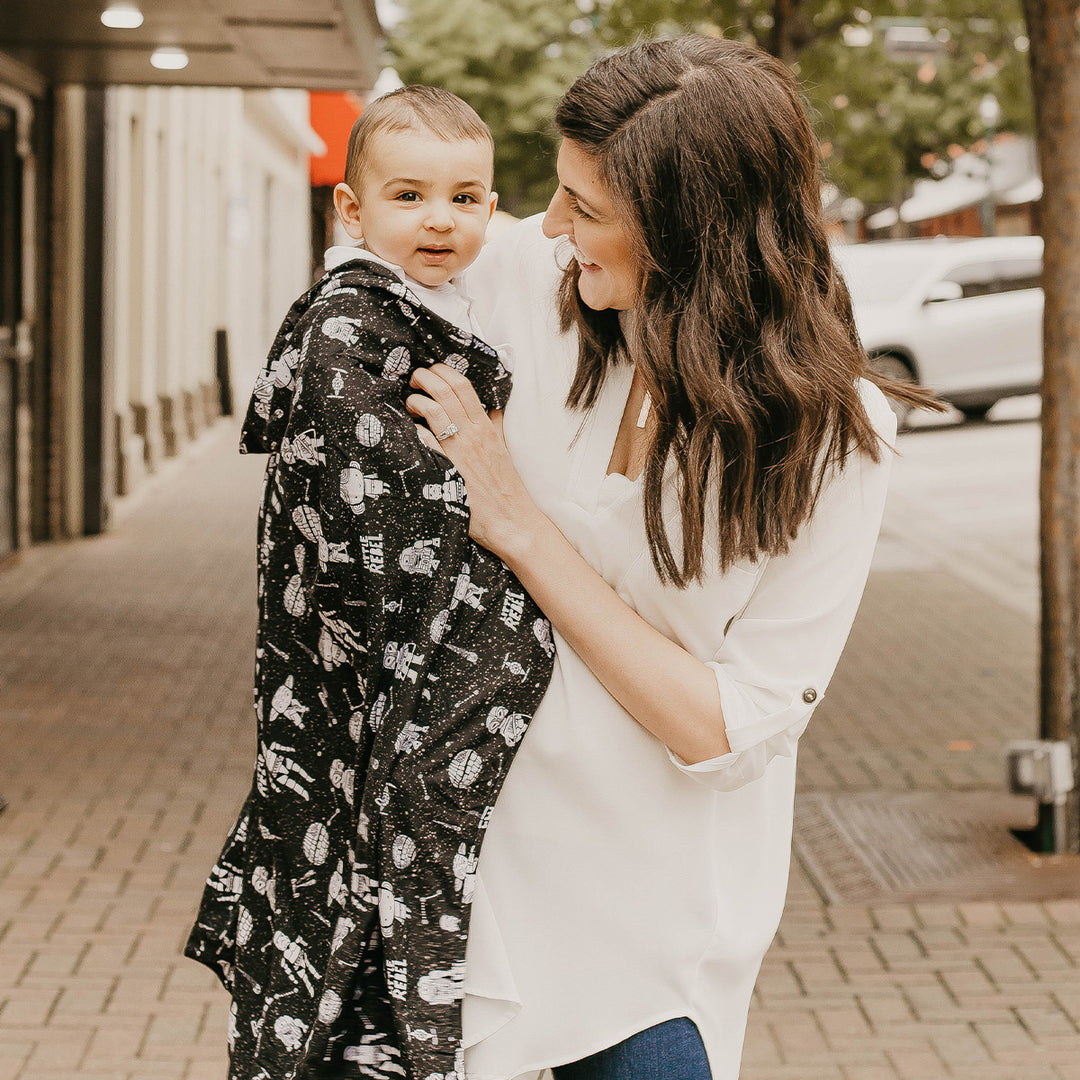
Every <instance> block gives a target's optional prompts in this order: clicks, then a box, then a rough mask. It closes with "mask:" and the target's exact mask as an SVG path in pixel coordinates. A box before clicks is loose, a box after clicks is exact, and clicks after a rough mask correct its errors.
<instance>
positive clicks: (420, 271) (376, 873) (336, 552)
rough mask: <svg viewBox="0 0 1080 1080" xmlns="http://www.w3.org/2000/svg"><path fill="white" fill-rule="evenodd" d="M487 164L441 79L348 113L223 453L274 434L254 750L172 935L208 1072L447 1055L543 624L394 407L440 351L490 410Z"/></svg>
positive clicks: (452, 1057) (494, 393) (458, 1059)
mask: <svg viewBox="0 0 1080 1080" xmlns="http://www.w3.org/2000/svg"><path fill="white" fill-rule="evenodd" d="M492 162H493V147H492V141H491V135H490V132H489V131H488V129H487V127H486V125H485V124H484V123H483V121H481V120H480V118H479V117H478V116H477V115H476V113H475V112H473V110H472V109H471V108H470V107H469V106H468V105H466V104H465V102H463V101H462V100H461V99H459V98H457V97H455V96H454V95H452V94H448V93H446V92H445V91H441V90H437V89H434V88H432V87H425V86H411V87H405V88H403V89H401V90H398V91H395V92H394V93H392V94H388V95H386V96H385V97H382V98H380V99H378V100H376V101H375V102H373V103H372V104H371V105H369V106H368V107H367V108H366V109H365V111H364V113H363V115H362V116H361V117H360V119H359V120H358V121H357V123H356V125H355V126H354V128H353V131H352V134H351V137H350V140H349V149H348V159H347V163H346V172H345V183H342V184H339V185H338V186H337V188H336V189H335V192H334V202H335V206H336V209H337V212H338V215H339V217H340V220H341V223H342V225H343V227H344V229H345V231H346V232H347V233H348V235H349V236H350V237H352V238H353V239H354V240H356V241H357V246H355V247H352V246H349V247H333V248H331V249H330V250H329V251H328V252H327V258H326V269H327V273H326V275H325V277H323V278H322V279H321V280H320V281H319V282H318V283H317V284H316V285H315V286H313V287H312V289H310V290H309V291H308V292H307V293H305V294H304V296H302V297H301V298H300V299H299V300H298V301H297V302H296V303H295V304H294V305H293V306H292V308H291V309H290V311H289V312H288V314H287V315H286V317H285V321H284V323H283V324H282V327H281V330H280V331H279V333H278V337H277V340H276V341H275V343H274V346H273V348H272V349H271V351H270V354H269V357H268V359H267V363H266V366H265V368H264V369H263V371H262V373H261V374H260V376H259V378H258V381H257V383H256V386H255V391H254V394H253V396H252V400H251V405H250V407H249V410H248V414H247V418H246V421H245V425H244V431H243V435H242V439H241V449H242V451H244V452H248V453H266V454H268V455H269V459H268V462H267V470H266V480H265V484H264V489H263V501H262V506H261V510H260V515H259V543H258V571H259V573H258V596H259V626H258V640H257V648H256V673H255V709H256V716H257V720H258V755H257V760H256V766H255V776H254V783H253V785H252V788H251V792H250V794H249V795H248V798H247V802H246V803H245V805H244V807H243V810H242V811H241V814H240V817H239V820H238V821H237V823H236V825H235V826H234V828H233V830H232V832H231V833H230V834H229V837H228V839H227V840H226V843H225V847H224V850H223V851H222V854H221V856H220V858H219V860H218V862H217V865H216V866H215V867H214V869H213V870H212V871H211V874H210V878H209V880H208V882H207V888H206V891H205V893H204V896H203V902H202V906H201V908H200V910H199V915H198V921H197V923H196V925H195V927H194V929H193V930H192V933H191V937H190V939H189V941H188V946H187V950H186V951H187V955H189V956H191V957H192V958H193V959H196V960H199V961H201V962H202V963H205V964H208V965H210V966H211V967H213V968H214V970H215V971H216V972H217V973H218V974H219V976H220V977H221V979H222V981H223V982H224V984H225V986H226V987H227V989H228V990H229V991H230V993H231V995H232V999H233V1005H232V1024H231V1026H230V1080H257V1078H260V1080H261V1078H265V1077H319V1076H326V1077H329V1076H333V1077H352V1076H355V1077H360V1076H365V1077H372V1076H384V1075H385V1076H388V1077H391V1076H402V1075H407V1076H417V1077H424V1078H430V1077H439V1078H442V1080H463V1077H464V1071H463V1066H462V1061H463V1051H462V1048H461V1014H460V1010H461V998H462V984H463V979H464V969H465V944H466V940H467V931H468V921H469V911H470V908H469V905H470V902H471V899H472V893H473V888H474V883H475V870H476V865H477V859H478V857H479V850H480V843H481V840H482V837H483V834H484V829H485V828H486V826H487V824H488V821H489V819H490V815H491V812H492V808H493V806H494V803H495V799H496V796H497V795H498V792H499V790H500V788H501V786H502V782H503V779H504V777H505V775H506V772H507V769H508V768H509V765H510V762H511V760H512V758H513V755H514V752H515V749H516V747H517V746H518V744H519V743H520V741H521V738H522V736H523V734H524V732H525V729H526V727H527V725H528V722H529V720H530V719H531V717H532V715H533V712H534V711H535V709H536V706H537V705H538V704H539V701H540V698H541V696H542V695H543V693H544V690H545V688H546V686H547V682H548V678H549V676H550V674H551V668H552V664H553V654H554V646H553V643H552V638H551V628H550V626H549V625H548V623H547V621H546V620H545V619H544V618H543V616H542V615H541V613H540V611H539V610H538V609H537V608H536V606H535V604H534V603H533V602H532V600H531V599H530V598H529V597H528V596H527V595H526V594H525V591H524V589H522V588H521V586H520V585H519V584H518V582H517V580H516V578H514V576H513V575H512V574H511V573H510V571H509V570H507V569H506V567H505V566H504V565H503V563H502V562H501V561H500V560H499V559H498V558H495V557H494V556H492V555H491V554H489V553H488V552H487V551H485V550H484V549H483V548H480V547H479V546H477V545H476V544H474V543H473V542H472V541H471V540H470V539H469V536H468V526H469V511H468V501H467V497H466V493H465V488H464V484H463V483H462V481H461V478H460V476H459V475H458V473H457V471H456V470H455V469H454V468H453V466H452V465H451V464H450V462H449V460H448V459H447V458H445V457H443V456H442V455H441V454H438V453H435V452H434V451H432V450H429V449H428V448H427V447H426V446H424V445H423V444H422V443H421V441H420V439H419V437H418V435H417V429H416V426H415V424H414V421H413V418H412V417H411V416H410V415H409V414H408V412H407V411H406V409H405V405H404V402H405V398H406V397H407V396H408V395H409V393H410V392H412V391H411V388H410V386H409V379H410V376H411V374H412V372H413V371H414V370H415V368H416V367H417V366H418V365H421V364H428V365H430V364H434V363H445V364H449V365H451V366H453V367H455V368H456V369H457V370H458V371H461V372H463V373H466V374H467V375H468V377H469V379H470V380H471V382H472V384H473V386H474V387H475V388H476V391H477V393H478V394H479V396H480V398H481V400H482V401H483V402H484V403H485V405H486V406H487V407H488V408H503V407H504V406H505V404H506V400H507V395H508V394H509V391H510V378H509V375H508V373H507V371H506V370H505V369H504V368H503V366H502V364H501V363H500V362H499V358H498V356H497V354H496V353H495V352H494V351H493V350H492V349H491V348H490V347H489V346H488V345H486V344H485V343H484V342H483V341H482V340H480V339H479V338H478V337H477V336H476V335H475V333H474V332H473V327H472V324H471V320H470V314H469V303H468V299H467V297H466V296H465V295H464V293H463V292H462V291H461V290H460V288H459V286H458V283H457V282H458V275H459V274H460V273H461V272H462V271H463V270H464V269H465V268H466V267H467V266H468V265H469V264H470V263H471V262H472V260H473V259H474V258H475V256H476V255H477V253H478V252H479V250H480V247H481V245H482V244H483V239H484V230H485V228H486V226H487V223H488V221H489V219H490V217H491V214H492V212H493V210H494V208H495V201H496V196H495V194H494V192H493V191H492V190H491V187H492V168H493V164H492ZM439 437H440V438H451V437H453V431H451V430H449V429H447V431H446V432H440V433H439Z"/></svg>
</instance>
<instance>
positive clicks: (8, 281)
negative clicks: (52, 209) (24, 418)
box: [0, 104, 23, 558]
mask: <svg viewBox="0 0 1080 1080" xmlns="http://www.w3.org/2000/svg"><path fill="white" fill-rule="evenodd" d="M22 229H23V222H22V159H21V157H20V156H19V152H18V138H17V120H16V114H15V110H14V109H12V108H10V107H8V106H7V105H2V104H0V558H3V557H4V556H5V555H7V554H8V553H9V552H11V551H12V550H13V549H14V547H15V537H16V487H15V402H16V400H17V392H16V389H17V388H16V379H17V377H18V360H17V356H16V352H15V340H16V339H15V335H16V332H17V327H18V325H19V321H20V319H21V318H22V285H23V283H22Z"/></svg>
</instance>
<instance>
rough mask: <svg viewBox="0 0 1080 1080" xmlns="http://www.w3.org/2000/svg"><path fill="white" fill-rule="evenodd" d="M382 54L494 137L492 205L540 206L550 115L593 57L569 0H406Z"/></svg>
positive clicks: (588, 33) (548, 182) (588, 35)
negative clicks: (477, 119)
mask: <svg viewBox="0 0 1080 1080" xmlns="http://www.w3.org/2000/svg"><path fill="white" fill-rule="evenodd" d="M402 6H403V8H404V10H405V16H404V18H403V19H402V20H401V21H400V22H399V23H398V24H397V25H396V26H395V27H394V28H393V30H392V33H391V37H390V42H389V49H390V55H391V59H392V62H393V64H394V66H395V68H396V69H397V72H398V75H399V76H400V77H401V79H402V80H404V81H405V82H406V83H414V82H415V83H429V84H431V85H435V86H441V87H443V88H444V89H446V90H450V91H452V92H453V93H455V94H458V95H460V96H461V97H463V98H464V99H465V100H466V101H468V102H469V104H470V105H472V106H473V108H475V109H476V111H477V112H478V113H479V114H480V115H481V116H482V117H483V118H484V120H485V121H487V123H488V126H489V127H490V128H491V131H492V134H493V135H494V137H495V186H496V189H497V190H498V192H499V204H500V206H501V207H502V208H503V209H505V210H509V211H510V212H511V213H514V214H517V215H519V216H523V215H525V214H530V213H533V212H535V211H537V210H542V209H543V208H544V206H545V205H546V204H547V201H548V199H549V198H550V196H551V191H552V187H553V184H554V177H555V169H554V161H555V151H556V144H557V139H556V137H555V135H554V130H553V128H552V123H551V117H552V113H553V112H554V109H555V103H556V102H557V101H558V100H559V97H560V96H561V95H562V93H563V91H564V90H565V89H566V87H567V86H569V84H570V83H571V82H572V81H573V80H574V79H575V78H576V77H577V76H578V75H579V74H581V72H582V71H584V70H585V68H586V67H587V66H588V64H589V61H590V60H591V59H592V55H593V41H594V37H593V34H592V24H591V22H590V20H588V19H586V18H584V17H583V15H582V11H581V8H580V7H579V6H578V4H577V2H576V0H453V2H452V3H449V2H447V0H406V2H405V3H404V4H403V5H402Z"/></svg>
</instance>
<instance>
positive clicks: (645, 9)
mask: <svg viewBox="0 0 1080 1080" xmlns="http://www.w3.org/2000/svg"><path fill="white" fill-rule="evenodd" d="M598 5H599V6H598V8H597V23H598V34H599V35H600V37H601V39H602V41H603V42H604V43H605V44H607V45H619V44H623V43H625V42H628V41H632V40H634V39H635V38H637V37H639V36H641V35H642V34H645V35H648V36H653V35H670V34H675V33H679V32H681V31H683V30H687V29H689V30H696V31H699V32H702V33H712V34H725V35H727V36H729V37H738V38H741V39H743V40H746V41H752V42H754V43H756V44H757V45H759V46H761V47H762V48H764V49H767V50H768V51H769V52H771V53H772V54H773V55H774V56H778V57H780V58H781V59H783V60H785V61H786V62H788V63H790V64H791V65H792V66H793V67H794V68H795V70H796V72H797V73H798V74H799V76H800V78H801V79H802V82H803V85H804V87H805V90H806V95H807V99H808V102H809V104H810V107H811V112H812V114H813V116H814V120H815V126H816V128H817V132H818V135H819V138H820V139H821V141H822V148H823V155H824V157H825V166H826V170H827V173H828V175H829V176H830V178H831V179H832V180H833V181H834V182H835V183H836V184H837V185H838V186H839V187H840V188H841V190H843V191H845V192H847V193H849V194H852V195H855V196H857V197H858V198H860V199H862V200H863V201H864V202H866V203H869V204H875V203H894V204H895V203H898V202H899V201H900V200H901V199H902V198H903V197H904V196H905V195H906V194H907V192H908V191H909V190H910V187H911V185H912V183H913V181H914V180H915V179H918V178H919V177H925V176H928V175H930V171H929V170H930V169H932V168H933V167H934V166H935V164H936V163H938V162H942V163H946V162H947V161H948V160H949V156H948V155H949V148H950V146H953V145H956V144H958V145H961V146H969V145H970V144H971V143H973V142H975V141H976V140H977V139H979V138H980V137H981V136H982V135H983V134H984V132H983V128H982V123H981V121H980V120H979V118H978V102H979V100H980V99H981V98H982V97H983V96H984V95H985V94H987V93H993V94H994V95H995V97H996V98H997V99H998V101H999V103H1000V106H1001V121H1000V125H999V126H1000V127H1002V128H1007V129H1009V130H1012V131H1019V132H1025V133H1026V132H1029V131H1031V130H1032V124H1033V120H1032V106H1031V93H1030V82H1029V79H1028V72H1027V62H1026V58H1025V56H1024V55H1023V53H1022V51H1021V50H1020V49H1018V48H1017V41H1018V40H1019V41H1020V42H1021V44H1023V35H1024V33H1025V28H1024V21H1023V15H1022V12H1021V10H1020V4H1019V0H1001V2H1000V3H998V4H996V5H994V15H993V18H988V17H987V15H986V4H985V2H984V0H907V2H904V0H898V2H891V3H885V2H883V0H856V2H853V0H598ZM905 24H906V25H909V26H914V27H915V28H918V27H920V26H921V27H922V28H924V30H925V32H926V34H927V35H928V41H927V42H926V47H925V48H923V49H921V50H919V49H914V50H912V51H909V52H904V53H902V52H899V51H898V50H896V49H895V48H890V46H889V37H890V28H894V29H892V31H891V35H892V36H895V34H896V32H897V30H896V29H895V28H898V27H901V26H903V25H905ZM939 167H940V166H939Z"/></svg>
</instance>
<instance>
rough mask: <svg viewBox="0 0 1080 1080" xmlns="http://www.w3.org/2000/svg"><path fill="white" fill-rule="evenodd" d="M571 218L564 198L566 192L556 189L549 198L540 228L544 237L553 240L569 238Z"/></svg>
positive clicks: (567, 203)
mask: <svg viewBox="0 0 1080 1080" xmlns="http://www.w3.org/2000/svg"><path fill="white" fill-rule="evenodd" d="M572 225H573V218H572V217H571V215H570V204H569V200H568V199H567V198H566V192H564V191H563V189H562V188H557V189H556V191H555V194H554V195H552V196H551V202H549V203H548V208H547V211H546V212H545V214H544V220H543V223H542V225H541V228H542V229H543V230H544V235H545V236H547V237H549V238H550V239H552V240H554V239H555V237H556V236H570V235H571V233H572V231H573V230H572Z"/></svg>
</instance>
